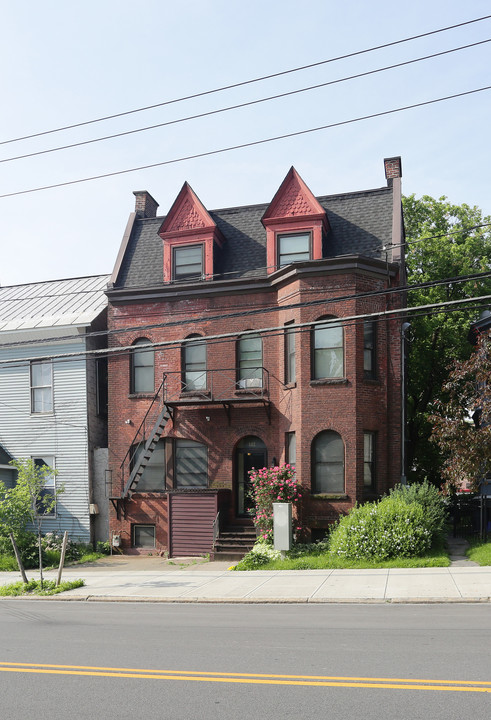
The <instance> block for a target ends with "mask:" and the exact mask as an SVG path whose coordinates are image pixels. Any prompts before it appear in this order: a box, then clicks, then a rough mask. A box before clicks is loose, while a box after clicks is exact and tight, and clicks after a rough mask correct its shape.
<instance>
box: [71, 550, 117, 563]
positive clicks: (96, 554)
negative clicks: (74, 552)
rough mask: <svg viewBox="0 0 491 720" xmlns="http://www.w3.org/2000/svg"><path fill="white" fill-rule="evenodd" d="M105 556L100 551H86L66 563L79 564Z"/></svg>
mask: <svg viewBox="0 0 491 720" xmlns="http://www.w3.org/2000/svg"><path fill="white" fill-rule="evenodd" d="M103 557H107V555H106V554H105V553H100V552H87V553H85V554H84V555H82V557H81V558H79V559H78V560H75V561H73V562H70V563H67V565H81V564H82V563H91V562H95V561H96V560H100V558H103Z"/></svg>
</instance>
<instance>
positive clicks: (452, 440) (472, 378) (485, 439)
mask: <svg viewBox="0 0 491 720" xmlns="http://www.w3.org/2000/svg"><path fill="white" fill-rule="evenodd" d="M443 391H444V394H445V396H444V398H442V399H440V400H439V401H437V403H436V404H435V405H436V411H437V412H435V413H434V414H433V415H432V416H431V417H430V421H431V422H432V424H433V434H432V440H434V442H435V443H436V445H437V446H438V447H439V448H440V450H441V452H442V453H443V455H444V457H445V460H444V462H443V465H442V474H443V477H444V479H445V487H446V491H447V493H448V494H453V493H454V492H455V491H456V490H458V489H460V488H461V487H462V486H468V487H469V489H470V490H477V489H478V484H479V481H480V480H481V478H483V477H484V476H485V475H487V474H488V473H490V472H491V341H490V339H489V337H488V335H487V334H482V335H481V336H480V338H479V340H478V343H477V346H476V348H475V350H474V352H473V353H472V354H471V356H470V358H469V359H468V360H464V361H462V362H457V363H456V364H455V366H454V368H453V370H452V371H451V373H450V376H449V378H448V380H447V382H446V383H445V384H444V387H443Z"/></svg>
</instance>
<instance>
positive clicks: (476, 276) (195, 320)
mask: <svg viewBox="0 0 491 720" xmlns="http://www.w3.org/2000/svg"><path fill="white" fill-rule="evenodd" d="M490 276H491V270H489V271H484V272H481V273H473V274H471V275H463V276H462V275H458V276H456V277H453V278H443V279H440V280H428V281H426V282H423V283H416V284H414V285H403V286H401V287H393V288H384V289H383V290H370V291H368V292H365V293H354V294H348V295H338V296H335V297H332V298H320V299H318V300H308V301H304V302H299V303H292V304H290V305H284V306H282V308H281V309H282V310H297V309H300V308H305V307H315V306H319V305H326V304H332V303H339V302H347V301H352V300H356V301H359V300H364V299H368V298H374V297H386V298H391V297H396V296H397V295H398V294H400V293H401V294H402V293H408V292H413V291H416V290H428V289H431V288H433V287H437V286H440V285H458V284H460V283H464V282H472V281H476V280H485V279H487V278H489V277H490ZM277 310H278V306H277V305H269V306H266V307H261V308H256V307H255V308H253V309H252V310H244V309H243V308H242V309H241V310H240V311H238V312H234V313H227V314H221V315H207V316H205V317H203V316H198V317H191V318H190V317H189V316H187V317H186V319H185V320H171V321H167V322H162V323H152V324H147V325H135V326H130V327H124V328H115V329H111V330H109V329H108V330H97V331H95V332H89V333H87V334H86V335H84V338H94V337H102V336H104V337H107V336H111V335H120V334H123V333H132V332H137V331H138V332H141V331H145V330H156V329H165V328H170V327H182V326H185V325H197V324H199V323H200V322H203V321H206V322H213V321H222V320H231V319H234V318H237V317H247V316H255V315H264V314H268V313H272V312H276V311H277ZM75 338H80V335H64V336H60V337H57V338H53V339H52V340H50V342H53V343H56V342H65V341H66V340H72V339H75ZM37 343H39V340H18V341H16V342H12V343H1V344H0V348H10V347H18V346H23V345H33V344H37Z"/></svg>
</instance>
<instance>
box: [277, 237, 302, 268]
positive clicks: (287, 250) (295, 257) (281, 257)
mask: <svg viewBox="0 0 491 720" xmlns="http://www.w3.org/2000/svg"><path fill="white" fill-rule="evenodd" d="M277 242H278V267H284V266H285V265H290V264H291V263H294V262H301V261H305V260H310V233H308V232H307V233H295V234H291V235H290V234H289V235H278V236H277Z"/></svg>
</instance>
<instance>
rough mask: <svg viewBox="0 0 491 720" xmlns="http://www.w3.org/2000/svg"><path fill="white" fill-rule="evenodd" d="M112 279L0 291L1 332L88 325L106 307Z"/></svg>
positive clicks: (73, 280)
mask: <svg viewBox="0 0 491 720" xmlns="http://www.w3.org/2000/svg"><path fill="white" fill-rule="evenodd" d="M109 280H110V275H94V276H91V277H82V278H71V279H68V280H50V281H46V282H39V283H29V284H26V285H10V286H7V287H0V332H11V331H14V330H31V329H35V328H49V327H63V326H67V325H79V326H85V325H89V324H90V323H91V322H92V321H93V320H95V318H96V317H97V316H98V315H100V313H101V312H102V311H103V310H104V308H105V307H106V306H107V297H106V295H105V293H104V291H105V289H106V287H107V283H108V282H109Z"/></svg>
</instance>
